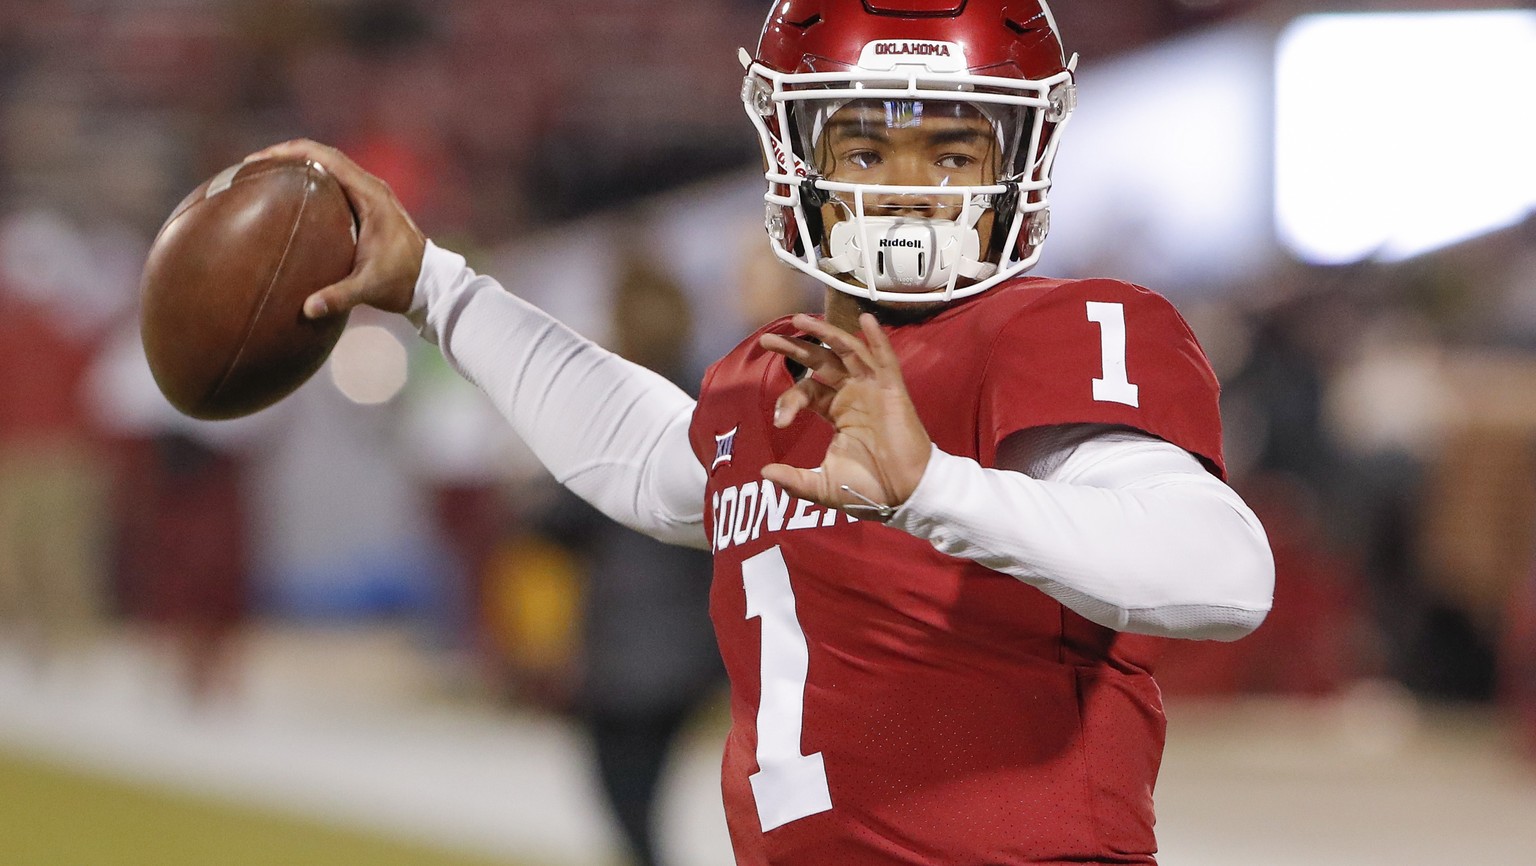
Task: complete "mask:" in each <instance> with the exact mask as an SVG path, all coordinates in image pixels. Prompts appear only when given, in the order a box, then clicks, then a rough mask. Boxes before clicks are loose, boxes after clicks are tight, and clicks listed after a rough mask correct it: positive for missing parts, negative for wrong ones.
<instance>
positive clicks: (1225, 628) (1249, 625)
mask: <svg viewBox="0 0 1536 866" xmlns="http://www.w3.org/2000/svg"><path fill="white" fill-rule="evenodd" d="M1268 615H1269V608H1268V607H1265V608H1263V609H1260V610H1248V609H1244V608H1223V609H1222V610H1221V613H1220V615H1219V616H1212V617H1210V619H1209V621H1208V622H1207V623H1206V624H1205V625H1204V627H1203V628H1200V629H1195V630H1192V633H1190V634H1185V635H1179V637H1184V638H1187V639H1189V640H1214V641H1221V642H1223V643H1231V642H1232V641H1235V640H1238V639H1240V638H1245V637H1247V636H1248V635H1250V634H1253V633H1254V632H1255V631H1257V630H1258V628H1259V626H1261V625H1263V624H1264V618H1265V617H1267V616H1268Z"/></svg>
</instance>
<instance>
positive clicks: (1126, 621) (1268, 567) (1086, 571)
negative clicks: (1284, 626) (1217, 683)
mask: <svg viewBox="0 0 1536 866" xmlns="http://www.w3.org/2000/svg"><path fill="white" fill-rule="evenodd" d="M1166 449H1171V451H1169V450H1166ZM1173 452H1176V455H1175V454H1174V453H1173ZM1179 457H1182V458H1183V460H1182V461H1181V460H1180V459H1178V458H1179ZM1053 462H1055V463H1056V467H1055V468H1054V469H1053V470H1052V471H1051V473H1050V474H1049V475H1047V476H1045V477H1044V478H1042V479H1036V478H1031V477H1029V476H1028V475H1025V474H1023V473H1022V472H1015V471H1011V470H1002V469H984V468H982V467H981V466H980V465H979V464H978V463H976V462H975V461H974V460H969V459H967V458H963V457H956V456H953V455H949V454H945V453H943V452H941V451H938V450H937V449H935V451H934V453H933V455H932V458H931V460H930V462H929V467H928V470H927V471H926V473H925V474H924V476H923V479H922V482H921V483H920V484H919V485H918V488H917V490H916V491H915V492H914V493H913V495H912V497H911V498H910V499H909V500H908V501H907V503H905V504H904V505H903V506H902V508H901V509H899V510H898V511H897V512H896V514H895V515H894V516H893V518H892V520H891V524H892V525H894V526H896V527H898V528H900V529H903V530H905V531H907V532H910V533H912V534H914V535H917V536H918V537H921V538H925V539H927V540H928V541H930V542H931V543H932V544H933V545H934V546H935V547H936V548H938V549H939V550H941V551H943V552H945V553H948V554H950V555H953V556H959V557H964V558H967V559H972V560H975V561H976V562H979V563H981V564H982V565H985V566H987V567H989V568H992V569H995V570H997V571H1001V572H1003V573H1006V574H1010V575H1013V576H1014V577H1017V578H1019V579H1020V580H1022V581H1024V582H1025V583H1028V584H1030V585H1032V586H1035V587H1037V588H1039V589H1040V590H1041V591H1043V592H1045V593H1046V594H1048V595H1050V596H1051V597H1052V598H1055V599H1056V600H1057V601H1060V602H1061V603H1062V604H1064V605H1066V606H1067V607H1068V608H1070V609H1072V610H1073V611H1075V612H1076V613H1078V614H1079V615H1081V616H1083V617H1085V618H1087V619H1089V620H1091V621H1093V622H1096V623H1098V624H1100V625H1103V626H1107V627H1109V628H1113V629H1116V630H1118V631H1128V632H1135V633H1139V634H1153V635H1163V636H1169V637H1182V638H1197V639H1215V640H1235V639H1236V638H1239V637H1242V636H1243V635H1245V634H1247V633H1249V632H1251V631H1252V630H1253V629H1255V628H1257V627H1258V625H1259V623H1261V622H1262V621H1263V619H1264V616H1265V614H1266V613H1267V612H1268V610H1269V607H1270V603H1271V598H1272V595H1273V591H1274V561H1273V558H1272V556H1271V553H1270V550H1269V543H1268V541H1267V539H1266V538H1265V536H1264V531H1263V528H1262V527H1261V526H1260V525H1259V522H1258V520H1257V518H1255V517H1254V516H1253V513H1252V511H1250V510H1249V509H1248V507H1247V506H1246V505H1245V504H1243V502H1242V500H1241V499H1240V498H1239V497H1238V496H1237V494H1236V493H1235V492H1233V491H1232V490H1231V489H1230V488H1228V487H1227V486H1226V485H1225V484H1222V483H1221V482H1220V481H1219V480H1218V479H1216V478H1215V477H1214V476H1211V475H1210V474H1209V473H1207V472H1206V471H1205V470H1204V469H1203V468H1202V467H1201V466H1200V465H1199V463H1198V462H1197V461H1195V460H1194V458H1193V457H1190V456H1189V455H1188V454H1186V453H1184V452H1182V451H1181V450H1179V449H1176V448H1174V446H1171V445H1167V443H1156V444H1154V445H1145V444H1141V443H1132V444H1130V445H1126V444H1115V443H1109V444H1107V445H1105V444H1100V445H1097V446H1095V445H1089V447H1087V448H1084V449H1079V451H1078V453H1076V454H1074V455H1072V456H1071V457H1068V458H1067V459H1066V460H1065V461H1053Z"/></svg>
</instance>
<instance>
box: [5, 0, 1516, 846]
mask: <svg viewBox="0 0 1536 866" xmlns="http://www.w3.org/2000/svg"><path fill="white" fill-rule="evenodd" d="M1500 5H1501V4H1499V3H1496V2H1490V3H1488V4H1482V3H1464V2H1450V0H1442V2H1427V0H1381V2H1370V3H1351V2H1342V0H1340V2H1331V3H1330V2H1312V0H1057V2H1056V4H1055V12H1056V16H1057V18H1058V20H1059V21H1060V23H1061V26H1062V29H1063V30H1064V33H1065V36H1066V38H1067V41H1068V44H1069V46H1071V47H1074V48H1075V49H1076V50H1077V51H1078V52H1080V53H1081V55H1082V65H1081V70H1080V71H1081V78H1080V90H1081V109H1080V112H1079V114H1078V115H1077V116H1075V118H1074V120H1073V123H1072V128H1071V129H1069V130H1068V132H1067V137H1066V142H1067V146H1066V147H1065V148H1063V151H1062V156H1061V159H1060V162H1059V171H1058V177H1057V189H1056V191H1055V193H1054V195H1053V197H1054V201H1055V208H1054V210H1055V214H1054V217H1055V219H1054V226H1055V230H1054V231H1055V233H1054V235H1053V240H1052V242H1051V244H1048V245H1047V253H1046V258H1045V260H1044V262H1043V263H1042V265H1041V266H1040V268H1039V269H1038V270H1039V271H1040V272H1042V273H1050V274H1054V275H1062V276H1080V275H1088V274H1108V275H1113V276H1119V277H1124V278H1128V279H1132V280H1134V281H1137V282H1141V283H1144V284H1146V285H1149V286H1151V287H1153V288H1156V289H1158V290H1159V291H1161V292H1163V293H1164V294H1166V295H1168V296H1169V297H1170V298H1172V299H1173V300H1174V301H1175V303H1176V304H1178V305H1179V307H1180V308H1181V309H1182V311H1183V312H1184V313H1185V315H1186V317H1187V318H1189V319H1190V321H1191V322H1192V323H1193V324H1194V326H1195V328H1196V330H1197V331H1198V332H1199V335H1200V337H1201V339H1202V342H1203V343H1204V344H1205V346H1206V348H1207V350H1208V351H1209V353H1210V355H1211V357H1212V360H1213V362H1214V363H1215V365H1216V367H1217V369H1218V373H1219V374H1220V375H1221V377H1222V379H1223V382H1224V384H1225V396H1224V403H1225V406H1224V410H1225V417H1226V423H1227V428H1228V444H1227V447H1228V452H1229V459H1230V462H1231V464H1232V466H1233V469H1234V478H1235V483H1236V485H1237V486H1238V487H1239V489H1241V490H1242V491H1243V492H1244V494H1245V496H1246V497H1247V498H1248V500H1249V501H1250V502H1251V503H1253V504H1254V506H1255V508H1256V510H1258V511H1259V512H1260V514H1261V516H1263V517H1264V519H1265V523H1266V526H1267V527H1268V528H1269V531H1270V533H1271V537H1272V541H1273V543H1274V546H1275V551H1276V555H1277V563H1278V567H1279V587H1278V590H1277V597H1276V608H1275V612H1274V614H1273V615H1272V616H1271V618H1270V620H1269V622H1268V623H1267V624H1266V625H1265V626H1264V628H1263V629H1262V630H1261V631H1260V632H1258V633H1257V634H1256V635H1254V636H1253V637H1252V638H1250V639H1248V640H1245V641H1243V642H1240V643H1238V644H1234V645H1219V646H1217V645H1205V644H1184V645H1179V646H1176V647H1174V648H1173V649H1172V651H1171V652H1170V657H1169V659H1168V662H1167V664H1166V665H1165V674H1164V676H1163V682H1164V685H1165V690H1166V691H1167V693H1168V703H1169V715H1170V717H1171V719H1172V720H1173V724H1172V726H1171V727H1172V735H1171V741H1170V746H1169V751H1168V755H1167V759H1166V761H1165V764H1164V773H1163V779H1162V782H1161V783H1160V786H1159V791H1158V794H1159V817H1160V822H1159V825H1160V835H1161V839H1162V843H1163V850H1164V854H1163V861H1164V862H1165V863H1169V864H1197V866H1199V864H1230V863H1248V864H1293V863H1294V864H1299V863H1308V864H1365V863H1372V864H1374V863H1382V864H1386V863H1391V864H1416V863H1424V864H1429V863H1443V862H1489V863H1527V862H1532V857H1533V855H1532V854H1531V852H1532V851H1533V850H1536V822H1532V821H1531V816H1532V815H1536V567H1533V566H1536V533H1533V529H1536V160H1533V159H1532V158H1531V153H1532V149H1531V147H1532V142H1533V141H1536V107H1533V106H1536V102H1533V100H1532V99H1531V98H1530V91H1531V89H1532V85H1536V12H1532V11H1530V9H1529V8H1528V7H1526V6H1523V5H1520V4H1517V3H1514V2H1513V0H1511V2H1507V3H1505V4H1502V5H1503V6H1505V7H1507V8H1495V7H1498V6H1500ZM764 6H765V4H764V3H763V2H762V0H564V2H560V3H548V2H534V0H445V2H434V3H426V2H420V3H411V2H405V0H135V2H123V0H0V862H3V863H5V864H26V866H54V864H59V866H64V864H69V866H79V864H89V866H117V864H140V863H143V864H156V866H179V864H203V863H229V864H238V863H246V862H250V863H258V862H260V863H274V862H277V863H293V864H305V863H315V864H322V863H323V864H328V866H341V864H354V863H357V864H361V863H368V864H393V863H400V864H422V866H430V864H460V863H462V864H471V863H474V864H504V866H577V864H620V863H624V862H626V861H625V859H624V857H625V855H624V853H623V850H622V848H621V844H620V836H619V834H618V831H617V829H616V825H615V823H614V821H613V819H612V818H610V817H609V815H608V813H607V812H606V811H605V809H604V807H603V805H602V801H601V799H600V797H599V794H598V790H599V789H598V783H597V781H596V776H595V773H594V771H593V769H592V764H593V760H592V754H591V747H590V746H589V745H588V742H587V740H586V739H585V738H584V737H583V736H582V734H581V733H580V730H581V728H580V727H579V725H578V720H579V719H580V718H581V717H582V715H583V707H584V706H585V705H586V703H587V701H586V699H585V698H584V697H583V695H584V694H585V692H584V682H585V681H584V680H583V676H584V674H586V673H587V672H588V667H589V663H590V662H591V660H592V658H593V657H595V656H598V655H601V653H602V650H603V648H602V646H601V645H599V643H600V642H596V641H594V640H593V639H592V638H593V635H594V634H597V633H598V632H597V631H594V627H593V626H592V623H593V622H594V619H593V617H594V609H597V608H600V607H601V606H603V605H613V604H615V603H616V602H615V598H614V597H613V596H612V595H605V594H604V593H601V592H595V591H593V587H595V586H596V585H597V584H596V583H595V582H594V579H593V571H594V567H595V566H594V564H593V562H592V559H591V557H590V556H588V555H586V554H588V553H590V550H589V549H587V547H586V545H587V542H585V541H582V540H581V538H582V537H583V536H578V535H573V534H572V533H571V532H570V531H568V529H569V526H570V524H571V521H570V520H566V519H562V518H560V515H561V514H563V513H564V510H566V509H567V504H566V503H562V502H561V500H560V497H559V495H558V494H557V493H555V492H554V491H552V490H551V489H550V482H549V481H548V479H547V478H545V477H544V476H543V474H542V472H541V470H539V469H538V467H537V466H536V465H534V464H532V462H531V460H530V458H529V456H528V455H527V454H526V452H525V451H523V450H522V448H521V447H520V446H519V444H518V443H517V442H515V441H514V440H513V439H512V437H511V436H510V434H509V433H508V432H507V430H506V429H505V427H504V425H502V424H501V422H500V421H499V420H498V419H497V418H496V416H495V415H494V413H493V412H492V411H491V410H490V409H489V408H488V406H487V405H486V404H485V403H484V402H483V401H482V400H481V399H480V398H479V396H478V394H476V393H475V392H474V391H473V389H472V388H470V387H469V386H467V385H465V384H464V383H462V382H460V381H458V380H457V379H456V377H455V376H454V375H453V374H452V373H451V372H450V371H448V370H447V369H446V367H445V366H444V365H443V363H442V362H441V359H440V358H439V357H438V356H437V355H436V353H435V350H433V349H432V348H431V347H430V346H427V345H426V344H424V343H422V342H421V341H419V340H417V339H416V338H415V337H414V335H413V334H411V333H410V332H409V329H408V328H406V327H404V323H403V322H400V321H396V320H394V319H392V318H390V317H385V316H374V315H368V314H367V313H366V312H363V313H359V314H357V315H355V316H354V318H353V320H352V323H351V326H350V331H349V333H348V335H347V337H345V338H344V340H343V342H342V344H341V345H340V346H339V347H338V349H337V351H336V353H335V355H334V356H333V358H332V360H331V361H330V362H329V364H328V365H327V368H326V369H325V370H323V371H322V372H321V374H320V375H318V376H317V377H316V378H315V379H314V380H313V381H312V382H311V383H309V384H308V385H306V386H305V387H304V388H303V389H301V390H300V391H299V392H298V393H297V394H295V395H294V396H293V397H292V398H290V399H289V400H287V401H285V402H284V403H282V404H280V405H279V406H277V407H274V408H273V409H271V410H268V411H266V412H264V413H261V414H259V415H257V416H255V417H252V418H250V419H247V420H244V421H240V422H226V423H220V424H201V423H195V422H191V421H188V420H185V419H182V418H180V417H178V416H176V415H175V414H174V413H173V412H172V410H170V408H169V407H168V406H165V405H164V404H163V402H162V401H161V400H160V398H159V397H158V394H157V393H156V391H155V390H154V386H153V384H152V382H151V381H150V379H149V374H148V371H147V369H146V368H145V366H144V361H143V357H142V353H141V352H140V350H139V348H138V338H137V323H136V321H135V307H136V299H135V295H136V290H137V280H138V273H139V268H140V266H141V265H142V262H143V256H144V253H145V250H146V249H147V245H148V243H149V240H150V238H151V237H152V236H153V233H154V232H155V230H156V229H157V227H158V226H159V224H160V221H161V220H162V219H163V218H164V216H165V215H166V214H167V213H169V211H170V209H171V207H172V205H173V204H174V203H175V202H176V201H177V200H178V199H179V198H180V197H181V196H182V195H183V194H184V193H185V192H186V191H187V190H189V189H191V188H192V187H193V186H195V185H196V184H197V183H198V182H199V181H200V180H201V179H203V178H205V177H207V176H209V175H211V174H213V173H214V172H215V171H217V170H219V169H220V168H222V167H224V166H225V165H227V164H230V163H232V162H235V161H238V160H239V158H240V157H241V156H243V155H244V154H245V153H248V152H250V151H252V150H254V149H257V148H258V147H260V146H262V145H265V144H268V143H271V142H273V141H277V140H281V139H285V138H290V137H295V136H300V135H302V136H307V137H312V138H316V139H320V140H323V141H328V142H332V143H335V144H337V145H339V146H341V147H343V148H344V149H346V150H347V151H348V152H350V153H352V154H353V155H354V156H355V157H357V158H358V160H359V161H360V162H361V163H362V164H363V165H364V166H365V167H367V168H369V169H370V170H372V171H373V172H375V173H377V174H379V175H381V176H383V177H384V178H385V179H387V180H389V181H390V182H391V183H392V184H393V185H394V187H395V189H396V190H397V191H398V192H399V194H400V196H401V198H402V199H403V200H404V201H405V202H406V204H407V205H408V206H409V207H410V209H411V210H412V212H413V213H414V214H415V215H416V217H417V219H418V222H419V223H420V224H421V225H422V227H423V228H424V229H425V230H426V231H427V232H428V233H429V234H430V235H431V236H433V237H434V238H435V239H437V240H438V241H439V242H440V243H442V244H444V245H445V246H449V247H451V248H454V249H457V250H460V251H463V252H465V253H466V254H468V255H469V257H470V259H471V261H472V263H474V264H476V265H477V266H478V267H479V268H480V269H481V270H483V271H486V272H489V273H491V274H493V275H496V276H497V277H499V278H500V279H501V280H502V281H503V282H504V283H505V284H506V285H507V286H508V287H509V288H511V289H513V290H514V291H517V292H519V293H522V294H524V295H525V296H527V297H529V298H530V299H532V300H534V301H535V302H536V303H539V304H541V305H543V306H545V307H546V308H547V309H549V310H551V311H552V312H554V313H555V314H556V315H558V316H560V317H561V318H563V319H565V320H566V321H567V322H569V323H570V324H572V325H573V326H574V327H576V328H577V329H578V330H580V331H583V332H584V333H587V334H589V335H591V336H593V337H594V338H596V339H599V340H601V341H603V342H605V343H606V344H609V345H613V346H615V347H618V348H620V349H621V350H624V351H626V352H627V353H630V354H631V355H632V356H633V357H638V358H641V359H643V360H646V361H647V362H654V363H656V364H658V365H667V366H670V367H671V368H672V369H671V370H670V372H672V373H674V374H675V375H678V376H679V377H680V378H683V379H686V378H688V377H689V376H692V377H695V378H696V377H697V374H698V372H699V371H700V370H701V368H702V366H703V365H704V364H705V363H707V362H708V361H709V360H711V359H712V358H713V357H715V356H717V355H718V354H719V353H720V352H722V351H723V350H724V349H726V348H728V347H729V346H730V345H732V344H733V343H735V342H736V341H737V340H738V339H739V338H740V337H741V336H742V335H744V334H745V333H747V332H748V331H750V330H751V329H752V328H753V327H755V326H756V324H758V323H759V322H761V321H763V320H765V319H766V318H767V317H770V316H772V315H776V314H777V313H778V312H779V311H780V310H782V309H785V308H786V307H793V306H796V305H800V304H804V303H807V300H806V299H807V298H808V297H813V296H814V293H811V294H807V291H808V290H807V287H805V286H803V285H801V284H798V283H797V282H796V281H795V280H794V279H793V278H791V277H790V276H789V275H788V272H787V271H784V270H783V269H777V268H775V267H774V266H773V265H772V264H771V262H767V261H766V259H765V256H766V245H765V244H764V243H763V242H762V239H761V237H760V235H761V229H760V227H759V226H760V219H761V216H760V215H761V205H760V200H759V199H758V196H759V195H760V181H759V180H758V179H756V178H755V176H754V174H755V165H756V161H757V156H756V153H755V147H756V145H755V143H754V142H753V140H752V139H751V137H750V135H749V130H748V126H747V124H746V123H745V122H743V118H742V117H741V109H740V107H739V105H738V103H737V91H738V82H739V76H740V70H739V67H738V66H737V65H736V60H735V48H736V47H737V46H738V45H751V44H752V43H753V42H754V40H755V36H756V32H757V29H758V27H759V26H760V24H761V21H762V15H763V12H764ZM811 303H814V301H811ZM657 309H661V310H669V311H672V313H671V314H669V315H667V316H663V317H661V318H663V319H665V320H666V321H665V322H657V321H655V320H656V319H657V318H658V317H657V316H656V315H651V314H652V313H654V311H655V310H657ZM677 321H691V323H692V328H691V331H690V332H689V333H687V334H686V335H680V334H679V333H677V332H667V331H666V328H665V325H666V323H667V322H672V323H675V322H677ZM658 333H661V334H663V335H664V336H660V337H658V336H657V334H658ZM668 333H670V335H666V334H668ZM648 339H649V342H648ZM658 340H659V341H660V342H661V343H662V344H677V343H678V342H679V341H681V345H684V346H686V349H687V351H686V353H685V357H681V358H677V357H672V358H665V357H654V358H653V357H652V356H651V355H648V354H647V346H651V347H652V348H654V345H655V344H656V343H657V341H658ZM663 354H664V353H663ZM658 591H660V592H662V593H666V592H668V591H669V590H668V589H667V587H666V586H665V584H663V585H661V588H660V589H659V590H658ZM625 603H627V602H625ZM642 603H648V602H643V601H642ZM684 615H685V616H687V615H689V614H686V613H685V614H684ZM692 616H694V618H695V619H696V620H697V623H702V622H703V621H704V617H705V612H704V610H703V609H702V607H700V608H699V609H697V612H696V614H692ZM621 618H622V617H621ZM697 623H695V624H697ZM599 631H600V630H599ZM658 658H659V656H658ZM694 662H697V659H694V660H693V662H690V661H689V660H686V659H681V658H679V659H674V660H672V661H668V662H666V664H669V665H670V664H676V665H683V666H685V665H687V664H690V663H694ZM662 664H663V663H662V662H657V666H658V667H659V666H661V665H662ZM688 682H689V683H691V684H692V687H693V688H694V689H695V690H696V691H697V692H698V694H694V695H690V696H689V701H691V704H690V705H694V706H699V707H701V709H700V710H699V711H698V712H695V713H693V714H691V716H690V717H689V719H690V720H689V722H688V723H687V727H686V729H685V732H684V734H683V738H682V741H681V746H680V748H679V749H678V750H676V752H675V753H674V755H673V758H672V760H671V762H670V763H669V765H668V769H667V772H666V774H665V775H664V777H663V783H662V789H661V794H660V798H661V815H662V820H661V825H660V836H661V847H662V850H663V851H664V852H666V853H667V855H668V858H669V861H670V862H672V863H675V864H681V866H694V864H698V866H703V864H719V863H725V862H729V846H728V843H727V842H726V838H725V833H724V829H723V818H722V815H721V811H720V806H719V798H718V793H717V787H716V784H717V782H716V773H717V767H718V754H719V743H720V740H721V738H722V736H723V719H722V716H721V713H720V712H719V709H718V703H717V702H718V697H717V696H713V695H714V691H713V688H706V687H705V686H706V685H707V684H708V683H710V682H712V681H711V680H709V678H708V677H707V676H703V677H695V678H693V679H692V680H689V681H688ZM712 696H713V697H712ZM643 697H644V696H643V695H642V696H641V698H643ZM641 698H637V700H639V699H641Z"/></svg>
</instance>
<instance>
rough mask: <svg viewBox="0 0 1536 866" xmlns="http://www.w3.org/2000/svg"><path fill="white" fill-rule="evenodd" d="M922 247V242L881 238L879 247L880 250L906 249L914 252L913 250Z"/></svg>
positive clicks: (909, 239) (908, 239)
mask: <svg viewBox="0 0 1536 866" xmlns="http://www.w3.org/2000/svg"><path fill="white" fill-rule="evenodd" d="M922 245H923V243H922V241H914V240H912V239H911V238H881V239H880V247H881V248H882V249H884V248H885V247H908V248H910V249H914V250H915V249H917V248H919V247H921V246H922Z"/></svg>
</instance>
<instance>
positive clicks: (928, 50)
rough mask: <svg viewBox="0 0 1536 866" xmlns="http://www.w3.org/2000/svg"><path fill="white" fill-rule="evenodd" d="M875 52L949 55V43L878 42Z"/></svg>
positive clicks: (908, 55) (908, 54)
mask: <svg viewBox="0 0 1536 866" xmlns="http://www.w3.org/2000/svg"><path fill="white" fill-rule="evenodd" d="M875 54H877V55H881V56H884V55H887V54H900V55H904V56H907V57H948V56H949V45H948V44H947V43H944V42H876V43H875Z"/></svg>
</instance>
